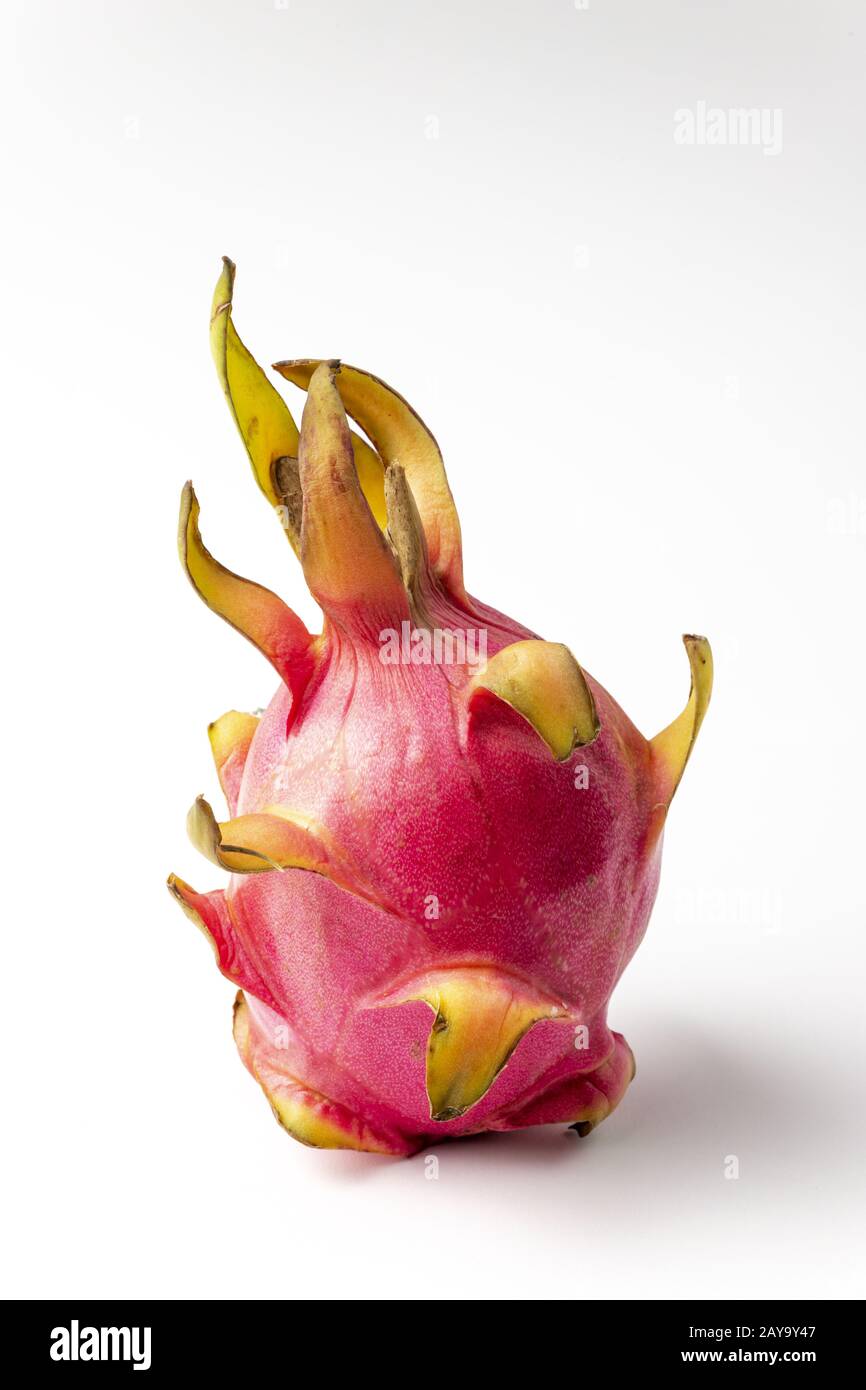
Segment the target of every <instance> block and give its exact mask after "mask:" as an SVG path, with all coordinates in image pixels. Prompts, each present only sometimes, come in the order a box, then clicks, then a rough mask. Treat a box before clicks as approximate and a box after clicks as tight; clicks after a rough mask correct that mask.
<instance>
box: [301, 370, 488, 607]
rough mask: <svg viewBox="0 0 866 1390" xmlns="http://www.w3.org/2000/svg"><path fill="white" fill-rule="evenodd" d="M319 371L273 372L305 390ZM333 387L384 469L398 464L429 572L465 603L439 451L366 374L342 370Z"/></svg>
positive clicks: (401, 403) (390, 393)
mask: <svg viewBox="0 0 866 1390" xmlns="http://www.w3.org/2000/svg"><path fill="white" fill-rule="evenodd" d="M319 365H320V362H319V359H318V358H299V359H296V360H295V361H290V362H276V363H275V364H274V369H275V370H276V371H278V372H279V373H280V374H281V375H282V376H284V377H285V378H286V380H288V381H291V382H294V384H295V385H296V386H300V387H301V388H302V389H304V390H307V389H308V388H309V384H310V381H311V380H312V377H313V373H314V372H315V371H316V370H317V369H318V367H319ZM337 384H338V388H339V391H340V395H341V397H342V399H343V403H344V404H345V407H346V409H347V411H348V412H349V414H350V415H351V416H352V418H353V420H356V421H357V423H358V424H359V425H360V426H361V429H362V430H364V432H365V433H366V434H367V435H368V436H369V438H370V440H371V441H372V443H373V447H374V449H375V450H376V452H377V454H378V455H379V457H380V458H381V460H382V462H383V463H384V465H385V466H386V467H387V466H388V464H391V463H399V464H400V465H401V466H402V467H403V468H404V469H405V470H406V476H407V478H408V479H409V485H410V487H411V488H412V492H413V495H414V497H415V501H416V503H417V505H418V512H419V514H420V517H421V522H422V525H423V527H424V533H425V535H426V537H427V546H428V549H429V552H430V564H431V567H432V569H433V572H434V573H435V574H436V575H438V576H439V578H440V579H441V580H442V582H443V583H444V584H445V586H446V587H447V588H448V589H449V590H450V592H451V593H452V594H453V595H454V597H455V598H457V599H458V600H461V601H462V600H465V598H466V591H465V589H464V587H463V559H462V542H461V539H460V520H459V518H458V516H457V508H456V507H455V505H454V498H453V497H452V496H451V489H450V488H449V486H448V479H447V477H446V475H445V465H444V463H443V462H442V454H441V452H440V449H439V445H438V444H437V443H436V440H435V439H434V438H433V435H432V434H431V433H430V431H429V430H428V428H427V426H426V425H425V424H424V422H423V420H422V419H421V418H420V416H419V415H417V414H416V413H415V411H414V410H413V409H412V407H411V406H410V405H409V403H408V402H407V401H405V400H404V399H403V397H402V396H401V395H399V394H398V393H397V392H396V391H394V390H393V389H392V388H391V387H390V386H388V385H386V383H385V382H384V381H381V380H380V379H379V378H378V377H375V376H373V375H372V374H371V373H370V372H365V371H363V370H362V369H361V368H359V367H349V366H346V365H345V364H343V366H342V368H341V372H340V377H339V381H338V383H337Z"/></svg>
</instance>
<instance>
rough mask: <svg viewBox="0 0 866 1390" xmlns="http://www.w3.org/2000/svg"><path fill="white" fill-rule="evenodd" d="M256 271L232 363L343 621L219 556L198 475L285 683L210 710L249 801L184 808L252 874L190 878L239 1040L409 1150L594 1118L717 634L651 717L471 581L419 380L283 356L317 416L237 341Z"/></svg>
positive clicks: (286, 1078)
mask: <svg viewBox="0 0 866 1390" xmlns="http://www.w3.org/2000/svg"><path fill="white" fill-rule="evenodd" d="M233 286H234V266H233V265H232V263H231V262H230V261H228V260H226V261H225V262H224V268H223V272H222V275H221V277H220V279H219V282H218V284H217V287H216V292H215V295H214V301H213V310H212V316H211V344H212V349H213V354H214V359H215V361H216V366H217V370H218V373H219V376H220V379H221V383H222V387H223V390H224V393H225V396H226V399H227V401H228V403H229V407H230V409H231V412H232V414H233V416H234V419H235V422H236V424H237V426H238V429H239V431H240V434H241V437H242V439H243V441H244V444H245V445H246V449H247V453H248V455H249V458H250V461H251V463H252V467H253V472H254V474H255V477H256V480H257V482H258V485H259V487H260V488H261V490H262V492H263V493H264V495H265V497H266V498H267V499H268V501H269V503H270V504H271V506H272V507H273V508H275V509H276V510H277V512H278V515H279V517H280V520H281V522H282V524H283V526H284V528H285V531H286V534H287V536H288V539H289V541H290V543H291V545H292V547H293V549H294V550H295V553H296V554H297V555H298V556H299V558H300V561H301V564H302V566H303V571H304V576H305V579H306V581H307V584H308V586H309V588H310V590H311V592H312V594H313V596H314V597H315V599H316V600H317V602H318V604H319V605H320V607H321V609H322V611H323V615H324V620H323V630H322V633H321V635H318V636H312V635H311V634H310V633H309V632H308V631H307V629H306V627H305V626H304V624H303V623H302V622H301V621H300V619H299V618H298V617H297V616H296V615H295V614H294V613H293V612H292V611H291V609H289V608H288V607H286V605H285V604H284V603H283V602H282V600H281V599H279V598H278V597H277V596H276V595H275V594H273V593H271V592H270V590H268V589H264V588H262V587H260V586H259V585H257V584H254V583H252V582H250V581H249V580H246V579H242V578H240V577H239V576H238V575H236V574H233V573H232V572H231V571H230V570H227V569H225V568H223V566H222V565H221V564H219V563H218V562H217V561H216V560H215V559H214V558H213V556H212V555H211V554H210V553H209V552H208V551H207V550H206V549H205V547H204V544H203V542H202V539H201V535H200V533H199V525H198V517H199V507H198V502H197V500H196V497H195V494H194V492H193V489H192V485H191V484H189V483H188V484H187V485H186V487H185V488H184V492H183V498H182V506H181V517H180V535H179V544H180V553H181V558H182V561H183V564H184V566H185V568H186V571H187V574H188V575H189V578H190V580H191V581H192V583H193V585H194V587H195V588H196V589H197V591H198V593H199V594H200V596H201V597H202V598H203V599H204V601H205V603H207V605H208V606H209V607H210V608H212V609H214V611H215V612H217V613H219V614H220V616H221V617H223V618H224V619H226V620H227V621H228V622H229V623H231V624H232V626H233V627H236V628H237V629H238V630H239V631H240V632H242V633H243V634H244V635H245V636H246V637H247V638H249V639H250V641H252V642H253V643H254V644H255V645H256V646H257V647H258V648H259V649H260V650H261V652H262V653H263V654H264V655H265V656H266V657H267V658H268V660H269V661H270V662H271V665H272V666H273V667H274V669H275V670H276V672H277V674H278V676H279V678H280V684H279V688H278V690H277V693H276V694H275V695H274V698H273V700H272V701H271V703H270V705H269V707H268V708H267V710H266V711H265V712H264V714H263V715H262V716H261V717H260V718H259V717H257V716H256V715H253V714H243V713H239V712H237V711H235V710H232V711H230V712H229V713H228V714H225V715H223V716H222V718H221V719H218V720H217V721H216V722H215V723H214V724H212V725H211V726H210V729H209V734H210V742H211V747H212V751H213V755H214V760H215V762H216V768H217V773H218V777H219V781H220V784H221V787H222V790H223V793H224V795H225V798H226V801H227V802H228V808H229V819H227V820H224V821H217V819H216V817H215V815H214V813H213V811H212V810H211V807H210V806H209V805H208V803H207V802H206V801H205V800H204V798H203V797H199V798H198V800H197V801H196V802H195V805H194V806H193V808H192V810H191V812H190V814H189V820H188V829H189V833H190V836H191V838H192V840H193V842H194V843H195V845H196V846H197V847H198V848H199V849H200V850H201V851H202V852H203V853H204V854H205V855H206V857H207V858H209V859H210V860H211V861H212V862H213V863H214V864H216V865H217V866H219V867H220V868H221V869H223V870H227V871H228V874H229V875H230V877H229V879H228V883H227V886H226V887H225V888H219V889H216V890H213V891H210V892H204V893H199V892H196V891H195V890H194V889H193V888H191V887H190V886H189V885H188V884H187V883H185V882H183V881H182V880H181V879H179V878H177V877H176V876H174V875H172V876H171V877H170V879H169V887H170V890H171V892H172V894H173V895H174V896H175V897H176V898H177V900H178V902H179V903H180V905H181V906H182V907H183V909H184V910H185V912H186V913H187V915H188V916H189V917H190V918H192V920H193V921H194V922H195V923H196V924H197V925H198V926H199V927H200V928H201V929H202V930H203V931H204V933H205V934H206V935H207V936H208V937H209V939H210V941H211V943H212V946H213V949H214V952H215V955H216V960H217V964H218V966H219V969H220V970H221V971H222V973H223V975H225V976H226V977H227V978H228V979H229V980H231V981H232V982H233V984H234V985H236V986H237V988H238V993H237V997H236V1001H235V1009H234V1036H235V1040H236V1043H237V1046H238V1049H239V1051H240V1054H241V1057H242V1059H243V1061H244V1063H245V1064H246V1066H247V1068H248V1069H249V1071H250V1072H251V1073H252V1075H253V1076H254V1077H255V1078H256V1080H257V1081H258V1082H259V1084H260V1086H261V1087H262V1090H263V1091H264V1092H265V1095H266V1096H267V1098H268V1100H269V1101H270V1104H271V1106H272V1108H273V1110H274V1112H275V1114H276V1116H277V1119H278V1120H279V1122H280V1124H281V1125H282V1126H283V1127H284V1128H285V1129H287V1130H288V1132H289V1133H290V1134H292V1135H293V1136H294V1137H295V1138H296V1139H299V1140H301V1141H302V1142H304V1143H306V1144H311V1145H314V1146H319V1147H323V1148H350V1149H359V1150H366V1151H368V1152H373V1153H381V1154H393V1155H402V1154H410V1153H413V1152H415V1151H417V1150H418V1149H420V1148H423V1147H424V1146H425V1145H428V1144H430V1143H432V1142H435V1141H437V1140H442V1139H445V1138H455V1137H459V1136H462V1135H467V1134H473V1133H478V1132H479V1131H483V1130H511V1129H517V1128H521V1127H523V1126H527V1125H542V1124H565V1125H568V1126H570V1127H572V1128H574V1129H576V1130H577V1131H578V1133H579V1134H581V1135H584V1134H587V1133H589V1131H590V1130H591V1129H592V1128H594V1126H595V1125H597V1124H598V1123H599V1122H600V1121H601V1120H603V1119H604V1118H605V1117H606V1116H607V1115H609V1114H610V1112H611V1111H612V1110H613V1109H614V1108H615V1106H616V1105H617V1104H618V1103H619V1101H620V1100H621V1099H622V1096H623V1095H624V1093H625V1090H626V1088H627V1087H628V1084H629V1082H630V1081H631V1079H632V1077H633V1076H634V1071H635V1067H634V1059H633V1057H632V1053H631V1050H630V1049H629V1047H628V1045H627V1043H626V1041H625V1039H624V1038H623V1037H622V1036H621V1035H620V1034H619V1033H614V1032H611V1031H610V1029H609V1028H608V1026H607V1022H606V1013H607V1003H608V999H609V997H610V994H611V991H612V989H613V987H614V985H615V984H616V981H617V980H618V978H619V976H620V975H621V973H622V971H623V970H624V968H625V966H626V964H627V963H628V961H629V960H630V958H631V956H632V955H633V954H634V951H635V950H636V948H637V946H638V944H639V943H640V941H641V938H642V937H643V934H644V931H645V929H646V926H647V921H648V919H649V915H650V911H651V908H652V905H653V901H654V898H655V894H656V889H657V885H658V877H659V862H660V855H661V843H662V832H663V828H664V823H665V818H666V815H667V811H668V807H669V805H670V803H671V798H672V797H673V794H674V792H675V790H676V788H677V784H678V783H679V780H680V777H681V775H682V772H683V769H684V767H685V764H686V761H687V760H688V757H689V754H690V753H691V749H692V745H693V743H694V740H695V737H696V735H697V732H698V729H699V728H700V725H701V721H702V719H703V716H704V712H705V710H706V707H707V704H708V701H709V697H710V688H711V683H712V658H711V654H710V648H709V644H708V643H707V642H706V640H705V639H704V638H702V637H693V636H687V637H685V638H684V639H683V640H684V642H685V647H686V651H687V654H688V659H689V664H690V667H691V691H690V694H689V698H688V702H687V704H686V706H685V708H684V710H683V711H682V713H681V714H680V715H679V716H678V717H677V718H676V719H675V720H674V721H673V723H671V724H670V725H668V727H667V728H666V729H664V730H663V731H662V732H661V733H659V734H657V735H656V737H655V738H653V739H650V740H646V739H644V737H643V736H642V735H641V734H640V733H638V731H637V729H636V728H635V726H634V725H633V724H632V723H631V721H630V720H629V719H628V718H627V716H626V715H625V714H624V713H623V711H622V710H621V709H620V708H619V706H618V705H617V704H616V702H615V701H614V700H613V699H612V698H611V697H610V695H608V693H607V691H606V690H604V689H603V687H602V686H600V685H599V684H598V682H597V681H595V680H593V678H592V677H591V676H590V675H589V674H588V673H586V672H585V671H583V670H582V669H581V667H580V666H579V665H578V663H577V661H576V660H575V658H574V657H573V656H572V654H571V652H570V651H569V650H568V648H567V647H565V646H563V645H561V644H560V643H556V642H547V641H543V640H541V639H540V638H538V637H536V636H535V634H534V633H532V632H530V631H528V630H527V629H526V628H525V627H522V626H521V625H520V624H519V623H517V622H514V621H513V620H512V619H511V618H508V617H505V616H504V615H503V614H501V613H499V612H497V611H496V610H495V609H493V608H490V607H488V606H487V605H486V604H484V603H481V602H479V601H478V600H476V599H474V598H471V597H470V596H469V595H468V594H467V592H466V589H465V588H464V584H463V573H462V558H461V542H460V526H459V522H458V518H457V513H456V511H455V508H454V503H453V500H452V497H451V492H450V490H449V487H448V483H447V480H446V477H445V471H444V467H443V463H442V457H441V454H440V452H439V448H438V446H437V444H436V441H435V439H434V438H433V436H432V435H431V434H430V432H429V430H428V429H427V427H426V426H425V425H424V424H423V423H422V421H421V419H420V418H419V416H418V415H416V414H415V412H414V411H413V410H412V409H411V407H410V406H409V405H408V404H407V403H406V401H405V400H403V398H402V397H401V396H399V395H398V394H397V393H396V392H395V391H393V390H391V388H390V387H388V386H386V385H385V383H384V382H382V381H380V380H379V379H378V378H377V377H374V376H372V375H370V374H369V373H368V372H366V371H362V370H360V369H359V368H356V367H349V366H346V365H340V363H338V362H336V361H316V360H312V359H301V360H295V361H289V362H280V363H278V364H277V365H276V370H277V371H278V372H279V373H280V374H281V375H282V376H283V377H285V378H286V379H287V380H289V381H290V382H293V383H294V384H295V385H296V386H299V387H301V388H303V389H304V390H305V391H306V393H307V394H306V402H305V405H304V411H303V417H302V423H301V429H300V432H299V431H298V429H297V427H296V425H295V422H294V420H293V418H292V415H291V414H290V412H289V409H288V407H287V406H286V404H285V402H284V401H283V398H282V396H281V395H280V393H279V392H278V391H277V390H276V389H275V387H274V386H273V385H272V384H271V383H270V381H269V380H268V378H267V377H266V376H265V374H264V373H263V371H262V370H261V368H260V367H259V366H258V365H257V364H256V362H255V360H254V359H253V358H252V356H251V355H250V354H249V352H248V351H247V349H246V348H245V347H244V345H243V343H242V342H241V340H240V338H239V337H238V334H237V332H236V330H235V327H234V323H233V321H232V292H233ZM347 412H348V415H349V416H351V417H352V419H353V420H354V421H355V422H356V423H357V425H358V426H359V427H360V428H361V429H362V430H363V431H364V432H365V434H366V436H367V440H369V443H368V442H367V440H365V439H363V438H361V436H360V435H358V434H356V433H354V432H353V431H351V430H350V428H349V425H348V423H347Z"/></svg>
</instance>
